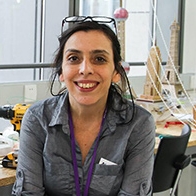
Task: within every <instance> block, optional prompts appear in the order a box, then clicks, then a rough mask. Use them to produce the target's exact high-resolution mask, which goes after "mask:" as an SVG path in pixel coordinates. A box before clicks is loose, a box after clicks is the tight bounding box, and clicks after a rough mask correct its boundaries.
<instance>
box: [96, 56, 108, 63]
mask: <svg viewBox="0 0 196 196" xmlns="http://www.w3.org/2000/svg"><path fill="white" fill-rule="evenodd" d="M96 61H97V62H100V63H102V62H103V63H104V62H106V59H105V58H103V57H96Z"/></svg>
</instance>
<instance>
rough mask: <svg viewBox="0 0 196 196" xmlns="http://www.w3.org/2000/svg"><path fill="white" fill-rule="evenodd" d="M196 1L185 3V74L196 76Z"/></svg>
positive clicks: (191, 0) (190, 0)
mask: <svg viewBox="0 0 196 196" xmlns="http://www.w3.org/2000/svg"><path fill="white" fill-rule="evenodd" d="M195 12H196V1H195V0H188V1H185V25H184V43H183V45H184V47H183V73H195V74H196V36H195V35H196V17H195Z"/></svg>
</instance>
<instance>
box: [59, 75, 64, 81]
mask: <svg viewBox="0 0 196 196" xmlns="http://www.w3.org/2000/svg"><path fill="white" fill-rule="evenodd" d="M59 80H60V82H63V81H64V78H63V74H60V75H59Z"/></svg>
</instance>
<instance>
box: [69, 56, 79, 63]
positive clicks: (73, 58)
mask: <svg viewBox="0 0 196 196" xmlns="http://www.w3.org/2000/svg"><path fill="white" fill-rule="evenodd" d="M78 60H79V58H78V57H77V56H70V57H69V58H68V61H71V62H74V61H78Z"/></svg>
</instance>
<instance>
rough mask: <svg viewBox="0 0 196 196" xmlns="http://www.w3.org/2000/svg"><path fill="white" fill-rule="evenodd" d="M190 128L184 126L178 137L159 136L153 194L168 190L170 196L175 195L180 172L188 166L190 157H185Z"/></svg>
mask: <svg viewBox="0 0 196 196" xmlns="http://www.w3.org/2000/svg"><path fill="white" fill-rule="evenodd" d="M190 134H191V128H190V126H189V125H188V124H185V125H184V126H183V128H182V133H181V135H180V136H161V137H160V136H159V137H160V144H159V147H158V150H157V153H156V155H155V162H154V172H153V193H157V192H162V191H166V190H169V189H170V196H174V195H175V194H176V193H177V186H178V183H179V180H180V177H181V173H182V170H183V169H184V168H185V167H187V166H188V165H189V164H190V161H191V157H190V156H189V155H185V151H186V148H187V144H188V140H189V137H190Z"/></svg>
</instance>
